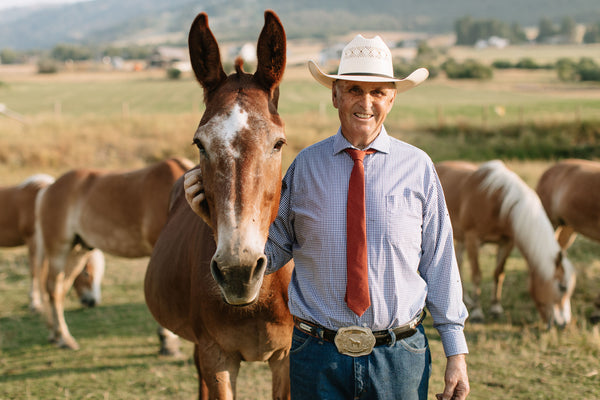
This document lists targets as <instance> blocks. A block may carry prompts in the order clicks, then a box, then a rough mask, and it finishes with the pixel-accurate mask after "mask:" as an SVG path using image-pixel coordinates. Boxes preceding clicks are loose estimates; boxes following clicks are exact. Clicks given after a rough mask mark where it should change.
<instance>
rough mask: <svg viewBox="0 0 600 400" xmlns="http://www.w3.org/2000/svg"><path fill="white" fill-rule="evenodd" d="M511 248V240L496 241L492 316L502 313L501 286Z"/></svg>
mask: <svg viewBox="0 0 600 400" xmlns="http://www.w3.org/2000/svg"><path fill="white" fill-rule="evenodd" d="M512 249H513V242H512V241H511V240H507V241H501V242H500V243H498V253H497V254H496V269H495V270H494V292H493V293H492V307H491V308H490V312H491V313H492V315H493V316H494V317H499V316H501V315H502V314H503V313H504V309H503V308H502V303H501V301H502V286H503V285H504V278H505V272H504V267H505V265H506V260H507V259H508V256H509V255H510V252H511V251H512Z"/></svg>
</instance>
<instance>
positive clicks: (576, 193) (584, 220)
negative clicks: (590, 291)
mask: <svg viewBox="0 0 600 400" xmlns="http://www.w3.org/2000/svg"><path fill="white" fill-rule="evenodd" d="M599 187H600V162H597V161H588V160H578V159H570V160H563V161H560V162H558V163H556V164H554V165H552V166H551V167H550V168H548V169H547V170H546V171H545V172H544V173H543V174H542V176H541V178H540V180H539V182H538V184H537V188H536V191H537V193H538V195H539V196H540V199H541V200H542V204H543V205H544V209H545V210H546V213H547V214H548V217H549V218H550V222H552V225H553V226H554V227H555V228H556V232H555V234H556V238H557V240H558V243H559V244H560V246H561V247H562V248H563V250H566V249H568V248H569V246H571V244H573V241H574V240H575V237H576V235H577V233H581V234H582V235H584V236H586V237H588V238H590V239H592V240H596V241H600V191H599V190H598V188H599ZM594 305H595V306H596V310H595V311H594V312H592V314H591V315H590V321H591V322H592V323H594V324H597V323H600V293H599V295H598V297H597V298H596V300H595V302H594Z"/></svg>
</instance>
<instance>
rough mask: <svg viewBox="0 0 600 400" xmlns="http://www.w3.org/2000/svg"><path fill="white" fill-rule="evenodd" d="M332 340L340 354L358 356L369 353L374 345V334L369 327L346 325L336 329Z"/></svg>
mask: <svg viewBox="0 0 600 400" xmlns="http://www.w3.org/2000/svg"><path fill="white" fill-rule="evenodd" d="M333 342H334V343H335V346H336V347H337V349H338V351H339V352H340V353H341V354H345V355H347V356H351V357H360V356H366V355H367V354H371V352H372V351H373V347H375V336H373V332H371V330H370V329H369V328H363V327H361V326H348V327H345V328H340V329H339V330H338V331H337V333H336V335H335V339H334V340H333Z"/></svg>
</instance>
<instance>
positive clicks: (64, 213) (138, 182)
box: [36, 159, 193, 349]
mask: <svg viewBox="0 0 600 400" xmlns="http://www.w3.org/2000/svg"><path fill="white" fill-rule="evenodd" d="M192 166H193V163H192V162H191V161H189V160H186V159H170V160H166V161H162V162H159V163H155V164H153V165H151V166H148V167H146V168H143V169H139V170H134V171H128V172H109V171H104V170H95V169H76V170H72V171H69V172H67V173H65V174H64V175H62V176H61V177H59V178H58V179H57V180H56V182H54V183H53V184H52V185H50V186H48V187H47V188H46V189H45V190H44V191H43V192H41V193H40V195H39V196H38V200H37V203H36V211H37V213H38V230H37V232H38V235H37V240H38V248H40V249H43V251H38V253H37V257H36V262H37V264H36V265H37V267H38V268H40V269H41V273H40V274H39V277H40V281H41V282H42V283H41V284H40V287H41V288H42V289H43V290H46V292H47V295H48V296H45V297H47V298H45V299H44V300H47V303H48V304H47V306H48V308H49V310H48V325H49V328H50V330H51V334H50V339H51V340H52V341H55V342H56V343H57V344H58V345H59V346H61V347H67V348H71V349H77V348H79V346H78V344H77V342H76V341H75V339H74V338H73V337H72V336H71V334H70V333H69V329H68V327H67V324H66V321H65V318H64V305H63V302H64V297H65V293H66V292H67V291H68V289H69V288H70V287H71V285H72V284H73V281H74V279H75V277H76V276H77V275H78V274H79V273H80V272H81V270H82V268H83V264H82V262H83V260H85V257H87V255H88V253H89V252H90V251H91V250H92V249H101V250H103V251H105V252H107V253H109V254H113V255H116V256H120V257H128V258H136V257H144V256H149V255H150V254H151V253H152V248H153V246H154V243H155V242H156V239H157V238H158V235H159V233H160V230H161V229H162V227H163V226H164V224H165V221H166V220H167V213H168V206H169V196H170V192H171V188H172V187H173V183H174V182H175V181H176V180H177V179H178V178H179V177H180V176H182V175H183V173H185V172H186V171H187V170H188V169H190V168H191V167H192ZM43 255H45V256H46V257H47V262H44V260H43V259H42V258H41V257H42V256H43Z"/></svg>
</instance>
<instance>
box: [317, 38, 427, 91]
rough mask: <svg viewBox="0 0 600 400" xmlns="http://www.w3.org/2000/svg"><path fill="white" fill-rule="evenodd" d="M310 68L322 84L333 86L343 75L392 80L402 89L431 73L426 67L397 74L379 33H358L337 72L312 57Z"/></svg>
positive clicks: (365, 79) (369, 80)
mask: <svg viewBox="0 0 600 400" xmlns="http://www.w3.org/2000/svg"><path fill="white" fill-rule="evenodd" d="M308 69H309V71H310V73H311V74H312V76H313V77H314V78H315V79H316V80H317V82H319V83H320V84H321V85H323V86H326V87H328V88H331V86H332V85H333V82H334V81H336V80H338V79H342V80H347V81H358V82H392V83H394V84H395V85H396V90H397V92H398V93H400V92H404V91H406V90H408V89H412V88H413V87H415V86H417V85H419V84H420V83H422V82H423V81H425V79H427V77H428V76H429V71H427V69H426V68H419V69H417V70H415V71H413V72H412V73H411V74H410V75H409V76H407V77H406V78H404V79H398V78H394V67H393V66H392V53H391V52H390V49H389V48H388V47H387V46H386V44H385V43H384V42H383V39H381V37H379V36H375V37H374V38H372V39H367V38H365V37H363V36H362V35H356V37H355V38H354V39H352V41H351V42H350V43H348V44H347V45H346V47H344V49H343V50H342V56H341V59H340V65H339V67H338V73H337V75H329V74H326V73H324V72H323V71H321V69H320V68H319V66H318V65H317V63H315V62H314V61H313V60H309V61H308Z"/></svg>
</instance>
